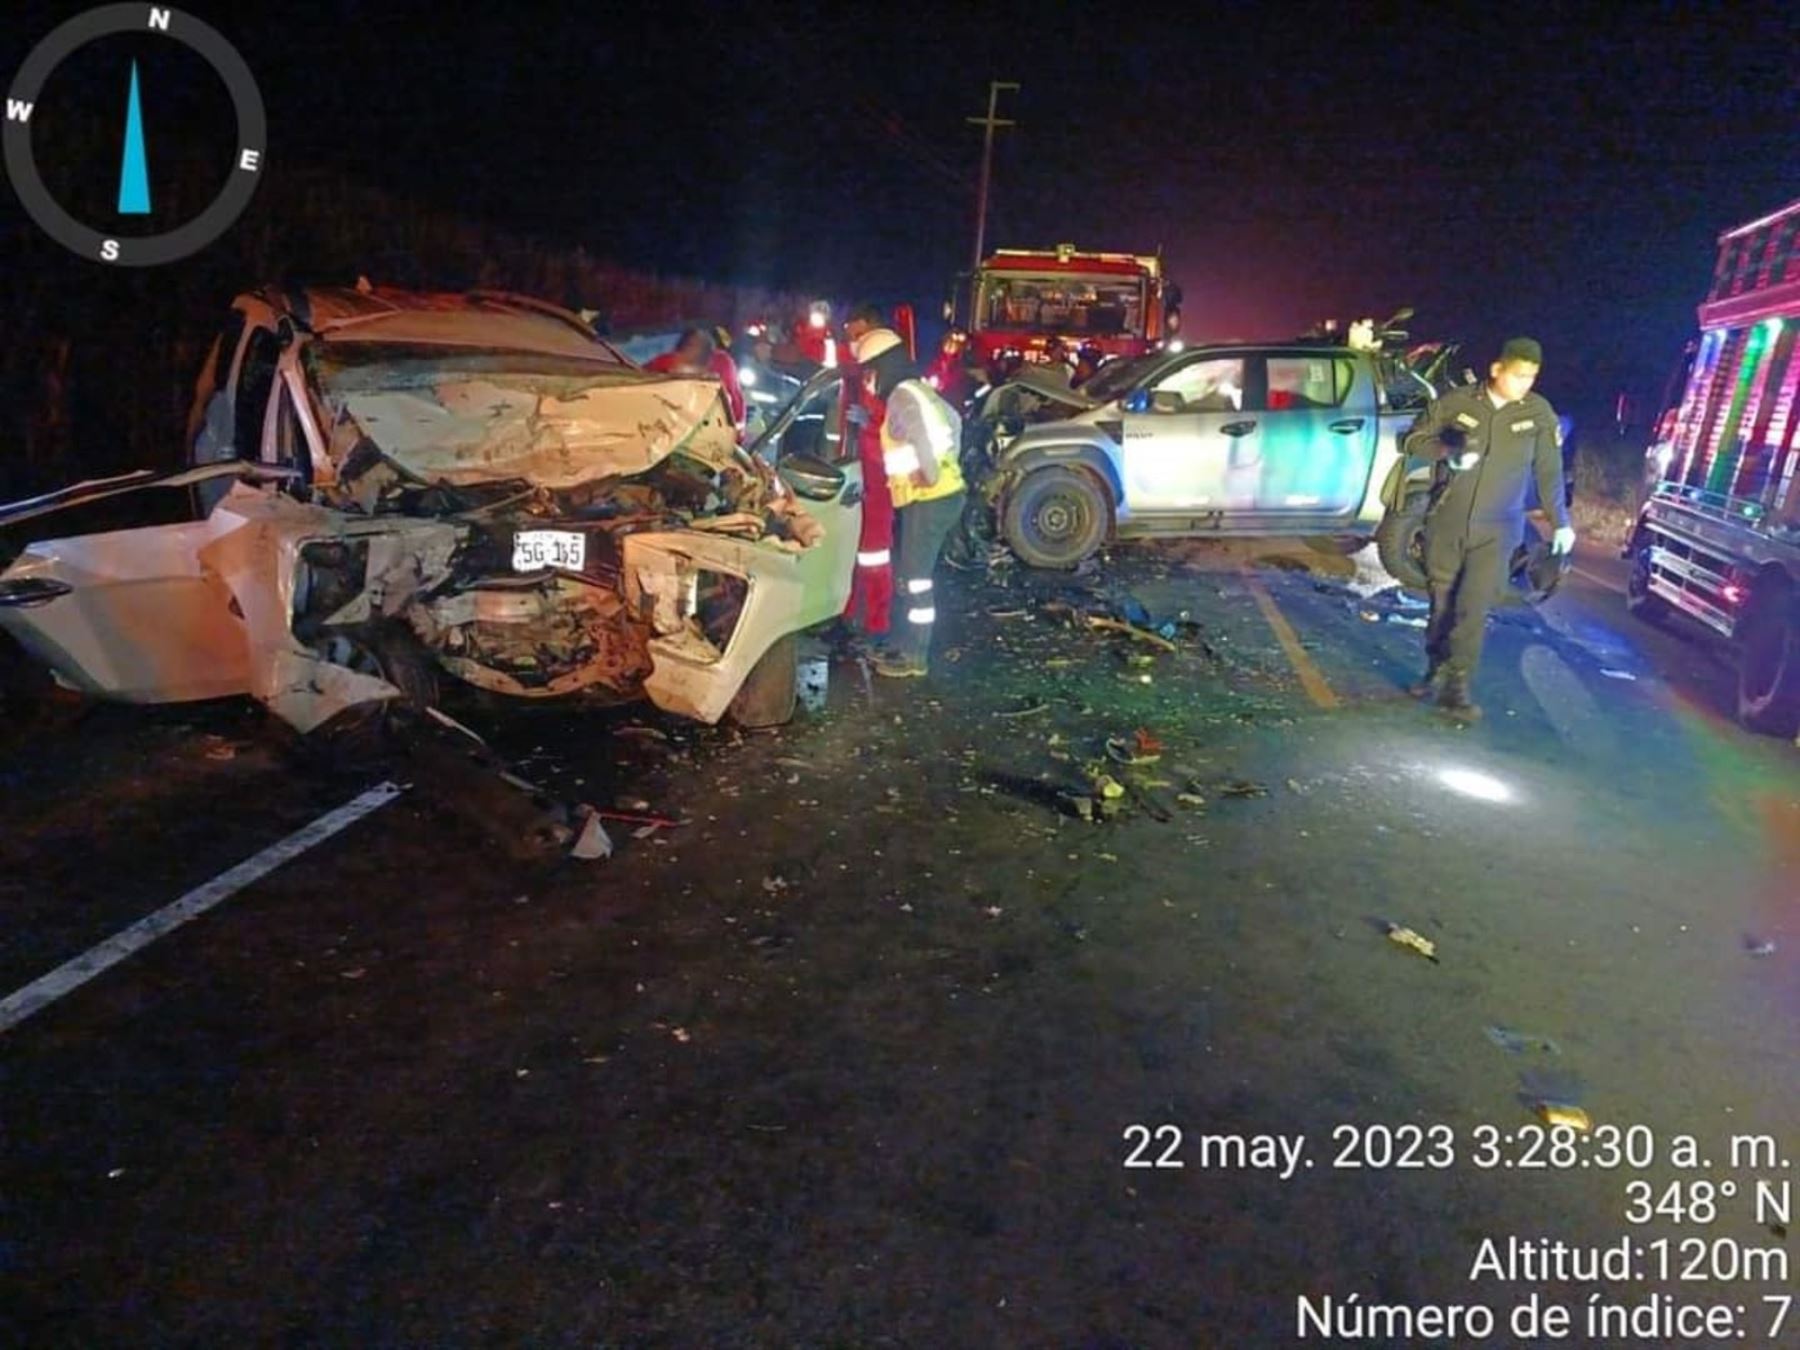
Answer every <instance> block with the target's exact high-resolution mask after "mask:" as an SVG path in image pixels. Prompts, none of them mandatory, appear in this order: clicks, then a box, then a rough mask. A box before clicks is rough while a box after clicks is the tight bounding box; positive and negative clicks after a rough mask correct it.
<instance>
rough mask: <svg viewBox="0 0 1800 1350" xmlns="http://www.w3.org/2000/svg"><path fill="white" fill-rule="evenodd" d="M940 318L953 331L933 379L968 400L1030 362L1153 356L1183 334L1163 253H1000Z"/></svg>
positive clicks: (961, 280) (965, 283)
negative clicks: (947, 323)
mask: <svg viewBox="0 0 1800 1350" xmlns="http://www.w3.org/2000/svg"><path fill="white" fill-rule="evenodd" d="M944 317H945V318H946V319H947V320H948V321H949V323H950V331H949V332H948V333H947V334H946V335H945V337H944V342H943V346H942V348H941V350H940V351H939V352H938V355H937V358H936V359H935V360H934V361H933V362H932V365H931V369H930V371H929V373H928V376H927V378H929V379H930V380H931V382H932V384H934V385H936V386H937V388H938V389H940V390H942V391H943V392H944V395H945V397H946V398H949V399H950V401H951V402H953V403H962V402H965V401H966V400H967V399H968V397H969V396H970V395H972V394H973V393H974V392H975V390H976V389H977V388H978V387H979V386H980V385H982V384H995V383H998V382H999V381H1000V380H1002V379H1004V378H1005V377H1006V376H1007V375H1008V374H1009V373H1011V371H1013V370H1015V369H1016V368H1017V367H1018V366H1019V365H1020V364H1021V363H1024V362H1032V363H1038V362H1050V361H1058V360H1062V361H1067V362H1068V363H1069V364H1071V365H1074V364H1075V363H1076V362H1077V361H1079V360H1082V359H1085V360H1087V361H1088V362H1090V363H1097V362H1099V361H1101V360H1104V359H1106V358H1108V357H1114V356H1142V355H1143V354H1144V353H1146V352H1149V351H1153V350H1155V349H1156V348H1157V347H1158V346H1160V345H1161V344H1162V343H1163V342H1165V341H1167V340H1170V339H1172V338H1173V337H1174V336H1175V334H1176V333H1177V331H1178V330H1179V329H1180V326H1181V291H1180V288H1179V287H1177V286H1174V285H1172V284H1171V283H1170V282H1169V280H1168V279H1167V278H1166V277H1165V276H1164V275H1163V267H1162V258H1161V257H1160V256H1158V255H1148V254H1141V253H1085V252H1082V251H1081V250H1079V249H1077V248H1076V247H1075V245H1073V244H1059V245H1058V246H1057V247H1055V248H1053V249H1029V248H1003V249H999V250H997V251H996V252H995V253H994V255H993V256H992V257H990V258H988V259H987V261H985V262H984V263H982V264H981V266H980V267H979V268H978V269H976V271H975V273H974V275H973V276H968V275H964V276H961V277H958V278H957V285H956V289H955V294H954V295H953V296H952V298H951V300H950V301H949V302H948V303H947V304H946V305H945V306H944Z"/></svg>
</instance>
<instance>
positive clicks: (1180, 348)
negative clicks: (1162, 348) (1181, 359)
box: [1169, 338, 1187, 352]
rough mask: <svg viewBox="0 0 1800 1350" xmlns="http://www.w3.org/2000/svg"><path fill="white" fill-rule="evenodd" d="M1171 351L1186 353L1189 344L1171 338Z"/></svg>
mask: <svg viewBox="0 0 1800 1350" xmlns="http://www.w3.org/2000/svg"><path fill="white" fill-rule="evenodd" d="M1169 350H1170V351H1172V352H1185V351H1186V350H1187V343H1185V342H1183V341H1182V340H1181V339H1180V338H1170V339H1169Z"/></svg>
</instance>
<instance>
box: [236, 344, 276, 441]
mask: <svg viewBox="0 0 1800 1350" xmlns="http://www.w3.org/2000/svg"><path fill="white" fill-rule="evenodd" d="M280 355H281V342H280V339H278V338H277V337H276V336H275V334H274V333H273V332H271V331H270V330H269V329H267V328H258V329H257V330H256V331H255V332H253V333H251V334H250V344H249V346H248V347H247V348H246V349H245V352H244V366H243V369H242V370H240V371H238V387H237V399H236V401H235V403H236V417H235V419H234V420H235V422H236V428H235V432H236V434H235V442H234V443H235V445H236V448H237V455H238V458H239V459H252V460H253V459H257V458H259V457H260V455H261V451H262V429H263V419H264V417H265V416H266V415H267V413H268V410H269V394H270V392H271V391H272V390H273V389H274V387H275V361H276V358H277V357H279V356H280Z"/></svg>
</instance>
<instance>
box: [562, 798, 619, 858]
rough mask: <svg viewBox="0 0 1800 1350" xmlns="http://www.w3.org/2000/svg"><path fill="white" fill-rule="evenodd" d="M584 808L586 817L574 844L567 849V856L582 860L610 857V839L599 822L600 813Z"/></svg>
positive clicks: (611, 846) (611, 849)
mask: <svg viewBox="0 0 1800 1350" xmlns="http://www.w3.org/2000/svg"><path fill="white" fill-rule="evenodd" d="M585 810H586V815H587V819H586V820H585V821H583V822H582V826H581V830H580V831H579V833H577V834H576V836H575V844H574V847H572V848H571V849H570V850H569V856H570V857H571V858H580V859H583V860H584V861H585V860H588V859H592V858H610V857H612V851H613V845H612V839H611V837H610V836H608V835H607V833H606V827H605V826H604V825H602V824H601V823H600V813H599V812H598V811H596V810H594V809H593V808H592V807H587V808H585Z"/></svg>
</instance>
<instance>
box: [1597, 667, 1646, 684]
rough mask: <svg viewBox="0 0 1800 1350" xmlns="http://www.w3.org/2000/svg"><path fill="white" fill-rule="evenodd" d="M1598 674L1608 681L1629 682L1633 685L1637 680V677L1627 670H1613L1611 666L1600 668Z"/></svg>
mask: <svg viewBox="0 0 1800 1350" xmlns="http://www.w3.org/2000/svg"><path fill="white" fill-rule="evenodd" d="M1600 673H1601V674H1602V675H1604V676H1606V678H1607V679H1609V680H1631V681H1633V682H1634V683H1635V682H1636V680H1637V676H1635V675H1633V674H1632V673H1631V672H1630V671H1629V670H1614V669H1613V668H1612V667H1611V666H1604V667H1602V668H1601V671H1600Z"/></svg>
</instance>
